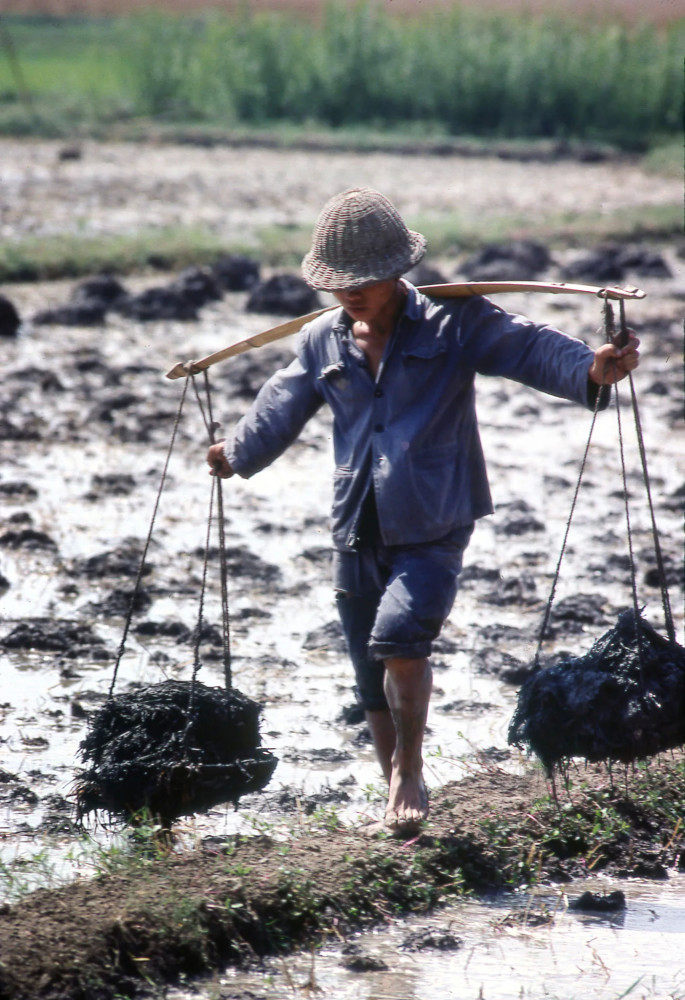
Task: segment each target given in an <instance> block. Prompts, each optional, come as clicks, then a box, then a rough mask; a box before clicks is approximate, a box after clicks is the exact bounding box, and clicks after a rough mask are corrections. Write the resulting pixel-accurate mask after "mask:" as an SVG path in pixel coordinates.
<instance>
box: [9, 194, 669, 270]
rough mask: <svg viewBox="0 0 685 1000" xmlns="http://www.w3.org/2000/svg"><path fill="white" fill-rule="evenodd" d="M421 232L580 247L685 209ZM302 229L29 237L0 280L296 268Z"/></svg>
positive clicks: (449, 221) (443, 244) (431, 236)
mask: <svg viewBox="0 0 685 1000" xmlns="http://www.w3.org/2000/svg"><path fill="white" fill-rule="evenodd" d="M411 222H412V225H413V226H415V227H416V228H417V229H419V230H420V231H421V232H423V233H425V234H426V236H427V238H428V241H429V244H430V247H431V252H432V253H433V254H434V255H436V256H454V255H457V254H459V253H462V252H468V251H470V250H472V249H475V248H477V247H479V246H481V245H482V244H483V243H488V242H496V241H498V240H504V241H506V240H510V239H521V238H530V239H540V240H546V241H548V242H550V243H557V244H565V245H574V244H575V245H580V244H582V243H588V242H600V241H602V240H605V239H624V240H638V239H660V238H666V239H670V238H671V237H674V236H680V234H681V233H682V208H681V206H679V205H677V204H673V205H656V206H653V207H647V208H645V206H642V205H641V206H639V207H638V208H632V209H631V208H626V209H625V210H622V211H620V212H617V213H615V214H614V215H602V216H598V215H596V214H595V215H583V214H581V213H569V215H568V217H563V218H560V217H559V216H557V215H553V214H546V213H545V212H544V210H543V208H541V210H540V212H539V213H538V214H536V216H535V217H534V218H531V217H530V216H526V217H516V216H500V215H497V216H493V217H492V218H483V217H476V216H471V217H469V216H467V215H460V214H458V213H454V214H448V213H445V214H444V215H443V216H441V217H440V218H439V219H436V218H435V217H434V216H433V217H430V218H425V219H412V220H411ZM310 237H311V232H310V230H309V229H308V228H306V227H297V226H288V227H285V226H265V227H263V228H262V229H261V230H259V231H257V232H255V233H254V234H253V235H252V236H251V237H250V240H249V242H246V241H241V240H240V239H238V240H234V241H225V240H221V239H219V237H218V236H217V235H216V234H215V233H212V232H211V231H209V230H208V229H203V228H202V227H199V226H186V227H184V226H178V227H174V228H173V229H155V230H149V231H148V230H141V231H140V232H138V233H135V234H133V235H129V236H124V235H121V236H112V235H102V236H79V235H77V234H72V235H69V234H60V235H56V236H41V237H40V238H34V237H27V238H24V239H17V240H6V241H4V242H2V243H0V283H10V282H24V281H27V282H28V281H51V280H57V279H61V278H80V277H85V276H88V275H91V274H95V273H97V272H103V271H109V272H112V273H114V274H120V275H125V274H132V273H135V272H141V271H146V270H160V271H177V270H181V269H183V268H184V267H191V266H195V267H202V266H206V265H210V264H212V263H214V262H215V261H216V260H217V258H218V257H220V256H221V255H222V254H232V253H235V254H246V255H247V256H251V257H254V259H255V260H259V261H260V262H261V263H262V264H264V265H265V266H267V267H274V268H295V269H296V268H298V267H299V264H300V261H301V260H302V257H303V255H304V254H305V252H306V251H307V249H308V248H309V240H310Z"/></svg>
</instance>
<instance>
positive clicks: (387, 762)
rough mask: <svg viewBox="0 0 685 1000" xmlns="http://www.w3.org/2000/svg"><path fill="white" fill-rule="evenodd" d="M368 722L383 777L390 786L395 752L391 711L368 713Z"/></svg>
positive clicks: (382, 710) (386, 709)
mask: <svg viewBox="0 0 685 1000" xmlns="http://www.w3.org/2000/svg"><path fill="white" fill-rule="evenodd" d="M366 721H367V723H368V726H369V729H370V730H371V737H372V739H373V745H374V749H375V751H376V756H377V757H378V763H379V764H380V765H381V769H382V771H383V777H384V778H385V780H386V781H387V782H388V784H390V776H391V774H392V755H393V754H394V752H395V723H394V722H393V721H392V715H391V714H390V709H388V708H382V709H380V710H378V711H374V712H371V711H368V710H367V712H366Z"/></svg>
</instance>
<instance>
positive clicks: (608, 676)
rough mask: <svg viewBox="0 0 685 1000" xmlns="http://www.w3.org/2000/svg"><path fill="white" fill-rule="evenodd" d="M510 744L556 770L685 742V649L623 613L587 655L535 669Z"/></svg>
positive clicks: (630, 756)
mask: <svg viewBox="0 0 685 1000" xmlns="http://www.w3.org/2000/svg"><path fill="white" fill-rule="evenodd" d="M509 742H510V743H511V744H514V745H516V746H519V747H528V748H530V749H531V750H532V751H533V752H534V753H535V754H536V755H537V756H538V757H539V759H540V761H541V762H542V763H543V764H544V766H545V767H546V768H547V770H548V771H551V770H552V768H553V766H554V765H555V764H558V763H560V762H562V761H564V760H566V759H568V758H571V757H584V758H585V759H586V760H588V761H593V762H598V761H620V762H622V763H630V762H631V761H634V760H637V759H640V758H643V757H648V756H652V755H653V754H656V753H660V752H661V751H663V750H668V749H671V748H674V747H677V746H680V745H682V744H683V743H685V649H683V647H682V646H679V645H678V644H677V643H675V642H671V641H669V640H667V639H665V638H664V637H663V636H661V635H659V634H658V633H657V632H656V631H655V630H654V629H653V628H652V627H651V625H649V624H648V623H647V622H646V621H645V620H644V619H643V618H639V619H638V620H637V621H636V618H635V615H634V613H633V612H632V611H624V612H622V613H621V614H620V615H619V617H618V621H617V623H616V625H615V626H614V627H613V628H611V629H610V630H609V631H608V632H606V633H605V634H604V635H603V636H602V637H601V638H600V639H598V640H597V642H595V644H594V645H593V646H592V648H591V649H590V650H589V651H588V652H587V653H586V654H585V655H584V656H581V657H574V658H569V659H563V660H561V661H559V662H558V663H556V664H555V665H554V666H551V667H547V668H545V669H543V670H536V671H535V672H534V673H533V674H532V675H531V676H530V677H529V678H528V680H526V681H525V683H524V684H523V686H522V687H521V690H520V692H519V698H518V703H517V706H516V711H515V713H514V716H513V718H512V721H511V724H510V727H509Z"/></svg>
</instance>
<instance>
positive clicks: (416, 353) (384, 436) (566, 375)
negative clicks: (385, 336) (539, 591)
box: [225, 282, 607, 549]
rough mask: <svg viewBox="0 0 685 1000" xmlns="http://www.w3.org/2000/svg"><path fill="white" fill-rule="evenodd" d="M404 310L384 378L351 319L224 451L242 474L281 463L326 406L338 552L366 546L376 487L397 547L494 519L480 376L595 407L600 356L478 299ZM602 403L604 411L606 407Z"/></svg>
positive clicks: (308, 346)
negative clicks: (366, 507) (368, 504)
mask: <svg viewBox="0 0 685 1000" xmlns="http://www.w3.org/2000/svg"><path fill="white" fill-rule="evenodd" d="M405 284H406V285H407V289H408V296H407V299H406V303H405V308H404V312H403V314H402V316H401V317H400V319H399V321H398V324H397V326H396V329H395V331H394V333H393V334H392V336H391V339H390V341H389V342H388V344H387V347H386V350H385V354H384V356H383V360H382V362H381V366H380V369H379V371H378V374H377V377H376V379H375V380H374V378H373V376H372V375H371V372H370V371H369V369H368V367H367V365H366V361H365V358H364V355H363V353H362V351H361V350H360V349H359V347H358V346H357V344H356V343H355V341H354V338H353V337H352V334H351V330H350V320H349V317H348V316H347V315H346V313H345V312H344V311H343V310H342V309H338V310H334V311H332V312H330V313H326V314H324V315H323V316H320V317H318V318H317V319H316V320H314V321H313V322H312V323H309V324H307V326H305V327H303V329H302V330H301V332H300V334H299V335H298V340H297V347H296V357H295V358H294V360H293V361H292V362H291V364H290V365H288V367H287V368H284V369H282V370H281V371H278V372H276V373H275V374H274V375H273V376H272V377H271V378H270V379H269V380H268V381H267V382H266V384H265V385H264V386H263V387H262V389H261V390H260V392H259V394H258V396H257V398H256V399H255V401H254V403H253V405H252V407H251V408H250V410H249V411H248V412H247V414H246V415H245V416H244V417H243V418H242V420H240V422H239V423H238V425H237V427H236V429H235V432H234V434H233V437H232V438H231V439H230V440H229V441H227V442H226V446H225V450H226V457H227V459H228V461H229V463H230V465H231V466H232V467H233V469H234V470H235V471H236V472H237V473H238V474H239V475H240V476H243V477H244V478H248V477H249V476H252V475H254V473H256V472H259V471H260V470H261V469H263V468H265V467H266V466H267V465H269V464H270V463H271V462H273V461H274V459H275V458H277V457H278V456H279V455H280V454H281V453H282V452H283V451H285V449H286V448H287V447H288V446H289V445H290V444H291V443H292V442H293V441H294V440H295V439H296V438H297V436H298V434H299V433H300V431H301V430H302V428H303V427H304V425H305V423H306V422H307V420H309V418H310V417H311V416H312V415H313V414H314V413H316V411H317V410H318V409H319V407H320V406H322V405H323V404H324V403H327V404H328V405H329V406H330V408H331V410H332V413H333V445H334V455H335V465H336V468H335V475H334V495H333V510H332V529H333V542H334V545H335V546H336V547H337V548H340V549H345V548H347V547H349V546H354V545H355V543H356V538H357V526H358V521H359V516H360V510H361V505H362V501H363V499H364V496H365V494H366V492H367V490H368V489H369V486H370V484H371V481H373V487H374V491H375V497H376V507H377V510H378V520H379V525H380V531H381V536H382V539H383V541H384V542H385V544H386V545H405V544H414V543H421V542H427V541H432V540H434V539H437V538H441V537H442V536H443V535H446V534H447V533H448V532H449V531H451V530H453V529H454V528H457V527H460V526H463V525H466V524H469V523H471V522H472V521H474V520H475V519H476V518H479V517H483V516H484V515H486V514H491V513H492V511H493V507H492V500H491V497H490V490H489V487H488V480H487V474H486V468H485V460H484V456H483V450H482V447H481V442H480V436H479V433H478V423H477V419H476V407H475V390H474V380H475V375H476V373H479V374H482V375H502V376H505V377H507V378H511V379H515V380H516V381H518V382H522V383H523V384H525V385H528V386H532V387H533V388H535V389H540V390H542V391H543V392H547V393H550V394H552V395H555V396H561V397H564V398H566V399H569V400H573V401H575V402H577V403H579V404H581V405H584V406H590V407H591V406H592V405H593V404H594V397H595V395H596V393H595V392H594V391H593V389H594V387H593V386H592V384H591V383H589V379H588V369H589V368H590V365H591V364H592V360H593V352H592V351H591V350H590V348H589V347H587V346H586V345H585V344H583V343H581V342H580V341H578V340H574V339H572V338H571V337H568V336H566V335H565V334H563V333H560V332H559V331H558V330H554V329H552V328H551V327H547V326H538V325H535V324H533V323H531V322H530V321H528V320H526V319H525V318H523V317H521V316H513V315H510V314H509V313H506V312H504V311H503V310H502V309H500V308H499V307H497V306H496V305H494V304H493V303H492V302H490V301H489V300H488V299H486V298H482V297H480V296H476V297H471V298H465V299H450V300H446V299H439V300H434V299H430V298H428V297H427V296H425V295H423V294H421V293H420V292H419V291H418V290H417V289H416V288H414V286H413V285H410V284H409V283H408V282H405ZM605 396H606V394H605V393H603V398H602V405H603V406H604V405H606V403H607V400H606V398H604V397H605Z"/></svg>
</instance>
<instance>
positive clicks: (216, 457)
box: [207, 441, 233, 479]
mask: <svg viewBox="0 0 685 1000" xmlns="http://www.w3.org/2000/svg"><path fill="white" fill-rule="evenodd" d="M207 465H208V466H209V474H210V476H221V478H222V479H230V478H231V476H232V475H233V469H232V468H231V466H230V465H229V464H228V462H227V461H226V456H225V455H224V442H223V441H217V443H216V444H213V445H210V448H209V451H208V452H207Z"/></svg>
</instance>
